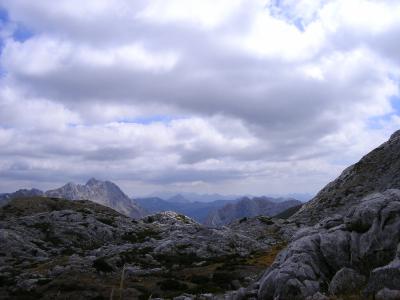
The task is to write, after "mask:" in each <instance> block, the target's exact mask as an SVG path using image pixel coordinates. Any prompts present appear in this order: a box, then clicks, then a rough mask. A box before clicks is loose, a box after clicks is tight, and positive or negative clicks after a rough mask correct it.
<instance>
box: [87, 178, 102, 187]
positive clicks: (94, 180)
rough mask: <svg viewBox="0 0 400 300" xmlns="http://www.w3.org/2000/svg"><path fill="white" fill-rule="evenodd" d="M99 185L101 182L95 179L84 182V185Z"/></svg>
mask: <svg viewBox="0 0 400 300" xmlns="http://www.w3.org/2000/svg"><path fill="white" fill-rule="evenodd" d="M99 183H102V181H100V180H97V179H96V178H94V177H92V178H90V179H89V180H88V181H87V182H86V185H88V186H91V185H97V184H99Z"/></svg>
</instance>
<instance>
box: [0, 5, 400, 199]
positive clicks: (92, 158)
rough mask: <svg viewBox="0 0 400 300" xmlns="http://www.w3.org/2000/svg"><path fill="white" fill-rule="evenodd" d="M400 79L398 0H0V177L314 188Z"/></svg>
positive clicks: (393, 125) (357, 143)
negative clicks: (93, 178) (91, 178)
mask: <svg viewBox="0 0 400 300" xmlns="http://www.w3.org/2000/svg"><path fill="white" fill-rule="evenodd" d="M399 79H400V1H397V0H385V1H384V0H379V1H378V0H377V1H374V0H369V1H368V0H331V1H327V0H302V1H298V0H280V1H279V0H274V1H273V0H270V1H268V0H262V1H261V0H201V1H200V0H196V1H194V0H193V1H192V0H168V1H165V0H135V1H128V0H126V1H125V0H113V1H111V0H97V1H81V0H79V1H78V0H58V1H53V0H37V1H31V0H0V192H11V191H14V190H16V189H18V188H31V187H36V188H41V189H48V188H54V187H58V186H60V185H62V184H64V183H66V182H70V181H73V182H77V183H83V182H85V181H86V180H87V179H88V178H90V177H96V178H99V179H103V180H105V179H106V180H111V181H114V182H116V183H117V184H119V185H120V186H121V187H122V188H123V190H124V191H126V192H127V193H129V194H132V195H143V194H146V193H151V192H153V191H157V190H170V191H184V192H200V193H214V192H218V193H222V194H253V195H261V194H287V193H315V192H317V191H318V190H319V189H321V188H322V187H323V186H324V185H325V184H327V183H328V182H329V181H330V180H332V179H334V178H335V177H336V176H338V175H339V174H340V172H341V171H342V170H343V169H344V168H346V167H347V166H348V165H350V164H352V163H354V162H356V161H358V160H359V159H360V158H361V157H362V156H363V155H365V154H366V153H368V152H369V151H370V150H372V149H373V148H374V147H376V146H378V145H379V144H381V143H382V142H384V141H385V140H387V139H388V138H389V136H390V134H391V133H392V132H393V131H395V130H397V129H399V128H400V95H399V82H400V81H399Z"/></svg>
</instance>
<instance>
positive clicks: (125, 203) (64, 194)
mask: <svg viewBox="0 0 400 300" xmlns="http://www.w3.org/2000/svg"><path fill="white" fill-rule="evenodd" d="M45 195H46V196H47V197H56V198H63V199H68V200H90V201H93V202H96V203H98V204H102V205H105V206H107V207H110V208H113V209H115V210H116V211H119V212H120V213H123V214H125V215H127V216H130V217H132V218H140V217H143V216H144V215H145V212H144V210H143V209H142V208H141V207H140V206H139V205H138V204H137V203H136V202H135V201H134V200H132V199H130V198H129V197H128V196H127V195H125V194H124V192H122V191H121V189H120V188H119V187H118V186H117V185H116V184H115V183H112V182H110V181H100V180H96V179H94V178H92V179H90V180H89V181H88V182H87V183H86V184H85V185H81V184H75V183H67V184H66V185H64V186H62V187H60V188H58V189H54V190H50V191H47V192H46V193H45Z"/></svg>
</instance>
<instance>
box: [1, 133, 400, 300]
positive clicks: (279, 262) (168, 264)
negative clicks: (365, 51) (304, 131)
mask: <svg viewBox="0 0 400 300" xmlns="http://www.w3.org/2000/svg"><path fill="white" fill-rule="evenodd" d="M89 189H90V191H89ZM91 189H94V190H96V191H97V192H98V194H96V197H97V196H99V197H100V198H101V199H102V200H101V201H103V202H104V201H105V200H104V199H105V197H106V196H105V195H108V196H109V195H110V194H109V190H110V191H115V187H114V186H113V185H112V184H109V183H108V184H107V183H105V182H98V181H96V180H90V181H89V182H88V183H87V184H86V185H85V186H79V187H77V186H74V185H72V186H68V187H66V186H64V187H63V188H61V189H58V190H56V191H57V192H55V191H51V192H49V193H48V192H46V193H44V195H39V196H35V197H26V195H27V194H29V193H30V191H29V190H25V191H20V195H21V196H19V197H11V196H10V195H2V196H1V197H3V201H6V202H7V203H5V204H4V203H3V205H2V207H0V266H1V268H0V298H1V299H27V300H30V299H32V300H33V299H78V300H80V299H82V300H83V299H116V298H119V299H150V298H159V299H175V300H195V299H204V300H205V299H210V300H222V299H232V300H242V299H262V300H276V299H298V300H329V299H376V300H396V299H400V131H397V132H395V133H394V134H393V135H392V136H391V137H390V139H389V140H388V141H387V142H385V143H384V144H382V145H381V146H379V147H378V148H376V149H375V150H373V151H371V152H370V153H369V154H367V155H366V156H364V157H363V158H362V159H361V160H360V161H359V162H358V163H356V164H354V165H352V166H350V167H348V168H347V169H345V170H344V171H343V173H342V174H341V175H340V176H339V177H338V178H337V179H335V180H334V181H332V182H331V183H329V184H327V185H326V186H325V187H324V188H323V189H322V190H321V191H320V192H319V193H318V194H317V195H316V196H315V197H314V198H313V199H312V200H311V201H309V202H308V203H306V204H303V205H301V207H300V208H299V206H300V205H297V206H293V207H290V208H289V209H288V210H286V211H283V212H281V213H280V214H279V216H284V218H285V219H281V218H273V217H272V218H271V217H268V216H260V215H258V216H255V217H243V218H240V219H236V220H233V221H226V223H228V224H227V225H226V226H221V227H214V228H210V227H207V226H204V225H202V224H199V223H197V222H196V221H194V220H193V219H191V218H189V217H187V216H185V215H183V214H179V213H174V212H161V213H156V214H151V215H148V216H145V217H143V218H140V219H136V220H135V219H132V218H129V217H127V216H126V215H123V214H120V213H119V212H117V211H115V210H113V209H111V208H108V207H106V206H103V205H100V204H97V203H94V202H93V201H86V200H76V201H70V200H65V199H61V198H59V197H58V196H60V195H62V194H64V195H67V196H69V197H70V198H76V197H78V196H81V195H84V196H85V197H89V196H93V197H94V194H93V195H92V194H91ZM118 190H119V189H118ZM32 193H38V191H37V190H34V191H32ZM117 194H118V193H117ZM49 195H56V196H57V197H56V198H54V197H53V196H51V197H50V198H49ZM102 197H103V198H102ZM128 199H129V198H128ZM125 200H126V199H125ZM97 201H99V200H97ZM289 201H293V200H289ZM165 202H167V203H169V204H168V205H171V202H168V201H165ZM294 202H296V201H293V204H295V203H294ZM158 203H161V202H159V199H157V200H156V201H155V202H154V207H153V209H157V207H156V206H157V205H158ZM163 203H164V202H163ZM271 203H274V204H278V205H279V204H282V203H284V202H282V201H275V202H274V201H272V200H271V199H250V198H244V199H241V200H239V201H236V202H233V203H228V204H225V205H226V207H225V208H224V209H222V210H221V212H224V214H222V215H223V216H225V215H226V216H227V217H226V219H229V218H230V216H234V218H237V217H238V215H237V213H238V212H239V211H241V210H243V211H248V212H249V213H252V214H258V213H261V212H262V211H263V209H264V206H265V207H266V208H269V206H268V205H272V204H271ZM179 204H180V205H182V203H179ZM222 207H224V206H222ZM219 209H221V208H219ZM296 210H297V211H296ZM264 212H265V211H264ZM220 219H221V217H220ZM222 221H224V222H225V219H223V220H222Z"/></svg>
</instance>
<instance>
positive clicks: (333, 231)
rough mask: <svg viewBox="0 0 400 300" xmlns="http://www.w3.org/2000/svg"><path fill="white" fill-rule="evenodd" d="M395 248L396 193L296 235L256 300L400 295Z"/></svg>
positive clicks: (398, 233) (399, 214)
mask: <svg viewBox="0 0 400 300" xmlns="http://www.w3.org/2000/svg"><path fill="white" fill-rule="evenodd" d="M399 243H400V190H396V189H391V190H387V191H384V192H382V193H374V194H371V195H369V196H367V197H364V198H363V199H361V200H360V201H359V203H358V205H356V206H353V207H352V208H351V209H349V211H348V212H347V213H346V214H344V215H343V216H342V215H335V216H332V217H328V218H325V219H324V220H322V221H321V222H319V223H318V224H317V225H315V226H314V227H306V228H303V229H301V230H299V231H298V232H297V233H296V235H295V237H294V238H293V242H292V243H291V244H290V245H289V246H288V247H287V248H286V249H285V250H284V251H282V252H281V253H280V254H279V256H278V258H277V260H276V261H275V262H274V264H273V265H272V266H271V268H270V269H268V270H267V271H266V273H265V274H264V275H263V278H262V280H261V282H260V289H259V292H258V297H259V298H260V299H306V298H307V297H313V296H314V295H315V294H317V293H326V294H329V293H330V294H333V295H342V294H347V295H349V294H353V295H356V296H359V297H364V298H366V297H368V296H376V297H378V296H379V295H382V294H385V293H391V294H395V293H398V292H399V289H400V244H399ZM388 290H391V292H388Z"/></svg>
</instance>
